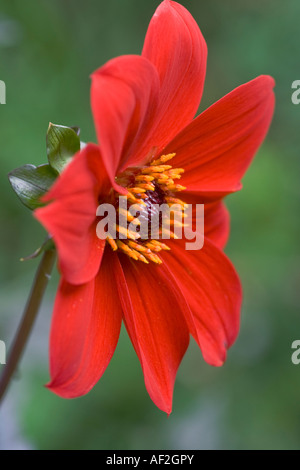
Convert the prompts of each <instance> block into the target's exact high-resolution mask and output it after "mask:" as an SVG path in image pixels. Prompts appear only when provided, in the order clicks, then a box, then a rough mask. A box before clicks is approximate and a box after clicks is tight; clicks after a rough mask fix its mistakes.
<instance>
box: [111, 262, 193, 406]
mask: <svg viewBox="0 0 300 470" xmlns="http://www.w3.org/2000/svg"><path fill="white" fill-rule="evenodd" d="M120 260H121V264H122V267H121V265H120V264H119V267H118V272H117V274H116V279H117V283H118V288H119V295H120V299H121V303H122V306H123V312H124V323H125V325H126V328H127V331H128V334H129V336H130V339H131V341H132V344H133V346H134V348H135V351H136V353H137V355H138V357H139V360H140V363H141V366H142V369H143V373H144V378H145V385H146V388H147V391H148V393H149V395H150V397H151V399H152V400H153V402H154V403H155V404H156V406H158V408H160V409H161V410H163V411H165V412H166V413H168V414H169V413H171V410H172V396H173V388H174V382H175V377H176V372H177V369H178V367H179V364H180V362H181V359H182V357H183V355H184V353H185V351H186V349H187V346H188V343H189V333H188V329H187V325H186V322H185V320H184V317H183V314H182V310H184V309H185V308H186V303H185V301H184V299H183V298H182V296H181V295H180V293H179V292H176V290H175V289H174V285H172V283H171V282H170V280H169V278H168V277H167V276H166V275H165V271H164V270H163V269H160V267H159V266H154V265H150V264H149V265H147V266H144V265H142V263H139V264H137V263H136V262H132V261H131V260H130V259H129V258H128V257H126V256H120Z"/></svg>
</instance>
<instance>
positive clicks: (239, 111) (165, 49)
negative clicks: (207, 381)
mask: <svg viewBox="0 0 300 470" xmlns="http://www.w3.org/2000/svg"><path fill="white" fill-rule="evenodd" d="M206 55H207V50H206V44H205V41H204V39H203V37H202V34H201V32H200V30H199V28H198V26H197V24H196V22H195V21H194V19H193V18H192V16H191V15H190V14H189V12H188V11H187V10H186V9H185V8H184V7H183V6H181V5H179V4H178V3H175V2H173V1H170V0H164V1H163V2H162V3H161V5H160V6H159V7H158V9H157V10H156V12H155V14H154V16H153V18H152V20H151V22H150V25H149V28H148V31H147V35H146V39H145V44H144V48H143V52H142V55H141V56H124V57H118V58H116V59H113V60H111V61H110V62H108V63H107V64H105V65H104V66H103V67H101V68H100V69H99V70H97V71H96V72H95V73H94V74H93V75H92V89H91V105H92V111H93V116H94V121H95V127H96V132H97V138H98V142H99V145H95V144H88V145H87V146H86V147H85V148H84V149H83V150H81V151H80V152H79V153H78V154H76V155H75V157H74V158H73V160H72V161H71V163H69V165H68V166H67V167H66V169H65V170H64V171H63V173H62V174H61V176H60V177H59V179H58V180H57V182H56V183H55V184H54V186H53V187H52V188H51V190H50V191H49V193H48V194H47V196H46V198H45V201H48V202H50V204H48V205H47V206H45V207H44V208H41V209H38V210H36V212H35V215H36V217H37V219H38V220H39V221H40V222H42V224H43V225H44V226H45V227H46V228H47V230H48V231H49V232H50V233H51V234H52V236H53V239H54V241H55V243H56V246H57V249H58V254H59V267H60V271H61V274H62V279H61V282H60V286H59V289H58V293H57V297H56V302H55V307H54V314H53V321H52V328H51V338H50V371H51V379H52V380H51V383H50V384H49V385H48V387H49V388H50V389H51V390H52V391H53V392H55V393H56V394H58V395H60V396H62V397H65V398H74V397H78V396H81V395H84V394H86V393H87V392H89V390H91V388H92V387H93V386H94V385H95V384H96V382H97V381H98V380H99V378H100V377H101V375H102V374H103V372H104V371H105V369H106V367H107V365H108V363H109V361H110V359H111V357H112V355H113V353H114V350H115V347H116V344H117V341H118V337H119V332H120V328H121V323H122V320H123V321H124V324H125V326H126V329H127V331H128V334H129V336H130V339H131V341H132V344H133V346H134V349H135V351H136V353H137V355H138V357H139V360H140V362H141V366H142V369H143V373H144V377H145V384H146V388H147V390H148V392H149V395H150V397H151V398H152V400H153V401H154V403H155V404H156V405H157V406H158V407H159V408H160V409H162V410H164V411H166V412H167V413H170V412H171V408H172V394H173V386H174V381H175V376H176V372H177V369H178V366H179V364H180V362H181V359H182V357H183V355H184V354H185V351H186V349H187V347H188V343H189V335H190V334H191V335H192V336H193V337H194V339H195V340H196V342H197V343H198V345H199V347H200V349H201V351H202V354H203V357H204V359H205V360H206V361H207V362H208V363H209V364H211V365H214V366H220V365H222V364H223V362H224V360H225V357H226V350H227V349H228V348H229V347H230V346H231V345H232V343H233V342H234V340H235V338H236V336H237V334H238V330H239V319H240V306H241V287H240V282H239V278H238V275H237V274H236V272H235V270H234V268H233V266H232V264H231V262H230V261H229V260H228V258H227V257H226V256H225V255H224V254H223V252H222V248H223V247H224V244H225V242H226V240H227V236H228V233H229V217H228V212H227V210H226V208H225V206H224V204H223V202H222V198H223V197H224V196H226V195H227V194H229V193H232V192H235V191H237V190H239V189H240V188H241V184H240V180H241V178H242V176H243V175H244V173H245V171H246V169H247V167H248V166H249V164H250V162H251V160H252V158H253V156H254V154H255V152H256V151H257V149H258V147H259V145H260V144H261V142H262V141H263V139H264V137H265V135H266V133H267V131H268V128H269V125H270V122H271V118H272V114H273V108H274V95H273V91H272V89H273V86H274V81H273V79H272V78H271V77H269V76H260V77H258V78H256V79H254V80H252V81H250V82H249V83H246V84H244V85H241V86H240V87H238V88H236V89H235V90H234V91H232V92H231V93H229V94H228V95H226V96H225V97H224V98H222V99H221V100H219V101H218V102H217V103H215V104H214V105H213V106H211V107H210V108H209V109H207V110H206V111H205V112H203V113H202V114H200V115H199V116H198V117H197V118H195V119H194V120H192V119H193V117H194V115H195V113H196V111H197V109H198V106H199V103H200V99H201V95H202V89H203V84H204V78H205V69H206ZM174 154H175V155H174ZM172 157H173V159H172V163H173V162H174V164H175V166H176V168H178V167H180V169H181V168H182V169H183V170H184V174H182V173H183V172H182V170H174V169H172V166H171V165H166V164H165V163H166V162H167V160H170V159H171V158H172ZM168 163H170V162H168ZM180 176H182V178H181V181H180V183H182V184H180V185H178V184H175V182H174V179H179V178H180ZM184 188H185V190H184ZM179 190H180V191H182V192H181V199H180V200H179V199H178V194H177V192H178V191H179ZM183 190H184V191H183ZM118 194H123V195H126V197H127V198H128V204H129V205H130V204H132V203H133V202H135V201H136V200H142V201H144V203H145V204H146V206H147V209H149V207H150V203H151V198H154V199H155V198H156V199H157V198H158V199H159V200H160V202H162V201H164V202H167V203H171V202H172V201H174V200H175V199H177V201H179V203H180V204H183V203H182V200H183V201H184V202H187V203H204V204H205V242H204V247H203V248H202V249H201V250H199V251H186V250H185V249H184V241H183V240H174V239H172V240H169V241H168V242H166V244H163V243H161V242H160V241H158V240H147V241H144V242H141V241H138V240H135V241H134V240H130V239H128V240H125V241H124V240H123V241H121V240H119V239H116V240H112V239H108V240H107V241H105V240H100V239H98V238H97V236H96V224H97V217H96V208H97V206H98V205H99V203H100V202H102V201H112V200H114V198H116V196H117V195H118ZM128 220H129V214H128ZM141 261H144V262H141Z"/></svg>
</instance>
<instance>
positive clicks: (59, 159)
mask: <svg viewBox="0 0 300 470" xmlns="http://www.w3.org/2000/svg"><path fill="white" fill-rule="evenodd" d="M79 135H80V129H79V127H66V126H59V125H57V124H52V123H51V122H50V124H49V128H48V131H47V137H46V142H47V155H48V161H49V164H50V165H51V166H52V168H54V170H56V171H57V172H58V173H61V172H62V171H63V169H64V168H65V167H66V165H67V164H68V163H69V162H70V160H71V159H72V157H73V155H74V154H75V153H76V152H78V150H80V137H79Z"/></svg>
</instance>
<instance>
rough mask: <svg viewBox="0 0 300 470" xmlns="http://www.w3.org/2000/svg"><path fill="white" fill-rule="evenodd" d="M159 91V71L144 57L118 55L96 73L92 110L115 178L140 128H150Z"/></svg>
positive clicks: (92, 89)
mask: <svg viewBox="0 0 300 470" xmlns="http://www.w3.org/2000/svg"><path fill="white" fill-rule="evenodd" d="M158 93H159V79H158V74H157V71H156V69H155V67H154V66H153V65H152V64H151V63H150V62H149V61H148V60H147V59H145V58H143V57H140V56H133V55H131V56H123V57H117V58H116V59H113V60H110V61H109V62H108V63H107V64H105V65H104V66H103V67H101V68H100V69H98V70H97V71H96V72H94V73H93V75H92V88H91V106H92V112H93V116H94V121H95V127H96V133H97V138H98V142H99V143H100V146H101V151H102V154H103V156H104V163H105V165H106V169H107V172H108V174H109V175H110V177H111V179H112V180H113V179H114V177H115V175H116V173H117V172H118V169H119V167H120V165H121V164H122V161H124V159H126V158H127V157H128V153H129V152H130V148H131V145H132V143H133V142H134V139H135V137H136V135H137V134H138V132H139V131H140V129H141V128H142V127H143V128H147V127H148V125H149V122H150V121H151V118H152V115H153V112H154V110H155V109H156V107H157V101H158ZM122 159H123V160H122Z"/></svg>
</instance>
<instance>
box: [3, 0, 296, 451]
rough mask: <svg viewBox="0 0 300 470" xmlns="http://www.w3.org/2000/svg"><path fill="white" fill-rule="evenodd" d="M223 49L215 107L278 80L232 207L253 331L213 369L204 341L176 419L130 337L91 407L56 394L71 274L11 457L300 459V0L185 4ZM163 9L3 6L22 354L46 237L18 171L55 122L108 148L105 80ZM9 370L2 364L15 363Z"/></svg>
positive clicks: (211, 63)
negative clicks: (148, 383) (271, 109)
mask: <svg viewBox="0 0 300 470" xmlns="http://www.w3.org/2000/svg"><path fill="white" fill-rule="evenodd" d="M182 3H183V4H184V5H185V6H186V7H187V8H188V9H189V10H190V12H191V13H192V14H193V16H194V18H195V19H196V21H197V22H198V24H199V26H200V28H201V30H202V32H203V34H204V36H205V38H206V41H207V44H208V51H209V55H208V70H207V79H206V85H205V91H204V98H203V101H202V104H201V108H200V109H205V108H206V107H207V106H208V105H210V104H212V103H213V102H214V101H216V100H217V99H219V98H220V97H221V96H223V95H224V94H226V93H227V92H229V91H231V90H232V89H233V88H234V87H236V86H238V85H239V84H241V83H243V82H246V81H248V80H250V79H252V78H254V77H255V76H257V75H260V74H262V73H263V74H271V75H273V76H274V78H275V80H276V91H275V92H276V99H277V106H276V113H275V117H274V121H273V124H272V128H271V130H270V132H269V135H268V138H267V140H266V142H265V143H264V145H263V147H262V148H261V150H260V151H259V153H258V155H257V157H256V159H255V160H254V163H253V165H252V166H251V168H250V170H249V172H248V173H247V175H246V177H245V178H244V181H243V182H244V188H243V190H242V191H241V192H240V193H237V194H235V195H232V196H230V197H229V198H228V199H227V202H228V206H229V208H230V212H231V219H232V230H231V238H230V241H229V243H228V246H227V248H226V252H227V253H228V255H229V256H230V258H231V259H232V260H233V262H234V264H235V265H236V267H237V269H238V271H239V273H240V276H241V279H242V282H243V287H244V304H243V312H242V325H241V333H240V336H239V338H238V340H237V342H236V344H235V345H234V346H233V348H232V349H231V350H230V352H229V355H228V360H227V363H226V365H225V366H224V367H223V368H221V369H215V368H212V367H210V366H208V365H207V364H205V363H204V361H203V359H202V356H201V353H200V351H199V350H198V348H197V347H196V346H195V344H194V343H193V342H192V343H191V345H190V348H189V351H188V353H187V354H186V356H185V358H184V361H183V363H182V365H181V368H180V370H179V373H178V378H177V382H176V386H175V395H174V407H173V413H172V414H171V416H170V417H169V418H167V417H166V415H165V414H164V413H163V412H160V411H159V410H158V409H156V407H155V406H154V405H153V403H152V402H151V400H150V399H149V397H148V395H147V393H146V391H145V387H144V384H143V377H142V372H141V369H140V366H139V363H138V360H137V358H136V356H135V353H134V352H133V348H132V346H131V344H130V341H129V339H128V337H127V335H126V333H125V332H124V331H123V332H122V335H121V339H120V342H119V345H118V347H117V350H116V353H115V356H114V358H113V360H112V362H111V364H110V365H109V367H108V369H107V371H106V372H105V374H104V376H103V378H102V379H101V381H100V382H99V383H98V385H97V386H96V387H95V388H94V389H93V391H92V392H91V393H90V394H89V395H88V396H86V397H83V398H80V399H77V400H69V401H65V400H63V399H60V398H58V397H56V396H55V395H53V394H51V393H50V392H49V391H47V390H46V389H45V388H44V387H43V384H45V383H47V381H48V357H47V356H48V333H49V324H50V319H51V313H52V304H53V299H54V295H55V290H56V285H57V280H58V276H57V275H55V276H54V277H53V279H52V281H51V285H50V286H49V289H48V292H47V296H46V299H45V302H44V304H43V308H42V311H41V313H40V316H39V319H38V322H37V324H36V327H35V329H34V331H33V334H32V337H31V340H30V343H29V345H28V347H27V350H26V353H25V356H24V359H23V361H22V363H21V365H20V368H19V370H18V373H17V375H16V379H15V381H14V383H13V385H12V387H11V388H10V392H9V394H8V396H7V399H6V402H5V406H3V407H2V408H1V410H0V449H5V448H22V449H23V448H24V449H25V448H33V449H166V448H169V449H279V448H282V449H296V448H298V449H299V447H300V399H299V396H300V365H299V366H296V365H293V364H292V362H291V354H292V349H291V344H292V342H293V341H294V340H295V339H300V320H299V306H300V299H299V281H300V273H299V264H300V263H299V242H300V237H299V235H300V234H299V228H300V221H299V196H300V190H299V187H300V186H299V166H300V165H299V150H300V148H299V147H300V146H299V123H300V106H296V105H293V104H292V102H291V94H292V90H291V84H292V82H293V81H294V80H297V79H298V80H299V79H300V69H299V46H298V42H299V41H298V39H297V38H298V36H299V15H300V2H299V0H288V1H287V2H282V1H281V0H251V1H250V0H244V1H240V0H227V1H226V2H224V1H223V0H213V1H210V2H204V1H202V2H199V1H198V0H191V1H183V2H182ZM158 4H159V1H147V2H141V1H140V0H122V1H121V0H111V1H110V2H107V1H102V0H85V1H84V2H83V1H82V0H72V1H71V0H51V1H49V0H26V1H24V0H9V1H8V0H0V79H1V80H4V81H5V82H6V86H7V104H6V105H1V106H0V169H1V171H0V178H1V179H0V198H1V199H0V200H1V214H0V215H1V232H0V237H1V238H0V257H1V267H0V279H1V282H0V296H1V313H0V339H2V340H5V341H6V342H7V344H10V342H11V339H12V337H13V334H14V332H15V329H16V327H17V324H18V321H19V319H20V315H21V312H22V309H23V305H24V303H25V298H26V296H27V293H28V290H29V288H30V285H31V282H32V278H33V275H34V272H35V269H36V266H37V261H31V262H27V263H20V262H19V258H20V257H21V256H23V255H27V254H29V253H31V252H32V251H34V249H35V248H36V247H37V246H39V244H40V242H41V241H42V240H43V237H44V231H43V229H42V228H41V227H39V225H38V223H37V222H36V221H35V220H34V219H33V217H32V215H31V213H30V212H29V211H27V210H26V209H25V208H23V206H22V205H21V203H20V202H19V201H18V199H17V198H16V196H15V195H14V193H13V191H12V190H11V189H10V186H9V183H8V180H7V177H6V175H7V173H8V172H9V171H10V170H11V169H13V168H15V167H17V166H21V165H23V164H25V163H33V164H41V163H44V162H45V161H46V149H45V133H46V130H47V127H48V123H49V121H51V122H54V123H57V124H64V125H70V126H72V125H78V126H80V127H81V131H82V139H83V140H85V141H95V132H94V128H93V121H92V116H91V112H90V105H89V87H90V81H89V75H90V73H91V72H93V71H94V70H95V69H96V68H98V67H99V66H100V65H102V64H103V63H104V62H105V61H107V60H109V59H110V58H112V57H115V56H118V55H122V54H128V53H130V54H131V53H137V54H139V53H140V52H141V48H142V44H143V39H144V35H145V32H146V28H147V25H148V23H149V21H150V18H151V16H152V15H153V13H154V10H155V8H156V7H157V6H158ZM2 367H4V366H1V365H0V372H1V368H2Z"/></svg>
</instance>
